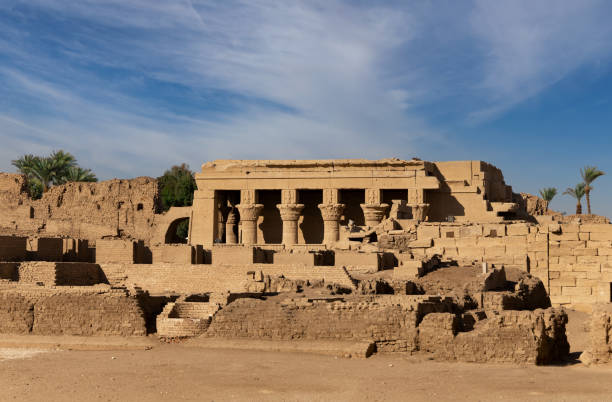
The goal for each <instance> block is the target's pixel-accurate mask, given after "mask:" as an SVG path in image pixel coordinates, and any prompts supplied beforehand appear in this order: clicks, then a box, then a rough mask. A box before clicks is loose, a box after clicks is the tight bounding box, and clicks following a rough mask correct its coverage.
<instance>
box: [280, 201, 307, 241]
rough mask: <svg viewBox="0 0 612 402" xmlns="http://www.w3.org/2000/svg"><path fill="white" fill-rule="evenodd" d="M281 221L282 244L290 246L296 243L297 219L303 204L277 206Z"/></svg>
mask: <svg viewBox="0 0 612 402" xmlns="http://www.w3.org/2000/svg"><path fill="white" fill-rule="evenodd" d="M276 207H277V208H278V210H279V211H280V215H281V219H282V220H283V244H284V245H286V246H292V245H294V244H297V242H298V219H299V218H300V214H301V213H302V210H303V209H304V204H277V205H276Z"/></svg>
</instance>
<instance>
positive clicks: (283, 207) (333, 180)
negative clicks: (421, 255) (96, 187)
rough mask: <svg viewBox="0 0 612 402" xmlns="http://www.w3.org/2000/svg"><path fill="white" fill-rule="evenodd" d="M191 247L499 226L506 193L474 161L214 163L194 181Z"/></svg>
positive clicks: (498, 178) (510, 206) (492, 172)
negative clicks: (352, 229)
mask: <svg viewBox="0 0 612 402" xmlns="http://www.w3.org/2000/svg"><path fill="white" fill-rule="evenodd" d="M196 182H197V186H198V190H197V191H196V192H195V194H194V202H193V208H192V211H191V217H190V233H189V241H190V243H191V244H201V245H212V244H214V243H226V244H249V245H253V244H284V245H285V246H292V245H296V244H326V245H331V244H333V243H334V242H336V241H337V240H338V238H339V227H340V226H344V225H348V224H354V225H356V226H365V227H375V226H376V225H378V224H379V223H380V222H381V221H382V220H383V219H385V218H387V217H389V216H390V214H394V216H395V217H398V216H399V215H398V214H401V215H402V217H403V218H405V219H412V220H414V221H415V222H422V221H430V222H436V221H438V222H442V221H449V220H450V221H459V222H461V221H470V222H499V221H501V220H504V219H505V218H508V217H512V215H513V213H514V212H515V210H516V208H517V205H516V204H514V203H512V189H511V187H509V186H507V185H506V184H505V182H504V179H503V175H502V173H501V171H500V170H499V169H497V168H495V167H494V166H492V165H490V164H487V163H485V162H481V161H460V162H427V161H422V160H420V159H412V160H399V159H395V158H393V159H381V160H363V159H341V160H216V161H213V162H208V163H205V164H204V165H202V171H201V173H198V174H197V175H196Z"/></svg>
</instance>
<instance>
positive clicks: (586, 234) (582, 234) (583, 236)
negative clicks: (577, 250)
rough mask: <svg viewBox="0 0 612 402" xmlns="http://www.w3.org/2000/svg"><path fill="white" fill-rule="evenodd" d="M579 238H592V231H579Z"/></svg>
mask: <svg viewBox="0 0 612 402" xmlns="http://www.w3.org/2000/svg"><path fill="white" fill-rule="evenodd" d="M578 239H579V240H591V234H590V233H582V232H580V233H578Z"/></svg>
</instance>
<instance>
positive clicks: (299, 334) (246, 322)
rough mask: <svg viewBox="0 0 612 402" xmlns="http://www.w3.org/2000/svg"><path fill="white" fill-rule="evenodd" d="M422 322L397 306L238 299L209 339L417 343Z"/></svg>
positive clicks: (221, 313) (211, 329)
mask: <svg viewBox="0 0 612 402" xmlns="http://www.w3.org/2000/svg"><path fill="white" fill-rule="evenodd" d="M417 323H418V313H417V311H416V309H412V310H411V309H408V308H406V307H404V306H401V305H398V304H379V303H376V302H367V301H364V302H325V301H319V302H318V301H312V302H309V301H308V300H304V301H303V302H300V301H294V302H286V303H281V302H266V301H262V300H257V299H239V300H236V301H234V302H233V303H231V304H229V305H228V306H226V307H225V308H224V309H222V310H220V311H219V312H218V313H217V314H216V315H215V316H214V318H213V321H212V323H211V324H210V327H209V329H208V331H207V333H206V334H207V336H211V337H224V338H245V337H246V338H259V339H276V340H295V339H317V340H323V339H328V340H329V339H334V340H355V341H371V340H389V339H393V340H396V339H402V340H412V341H414V340H415V338H416V327H417ZM412 343H414V342H412Z"/></svg>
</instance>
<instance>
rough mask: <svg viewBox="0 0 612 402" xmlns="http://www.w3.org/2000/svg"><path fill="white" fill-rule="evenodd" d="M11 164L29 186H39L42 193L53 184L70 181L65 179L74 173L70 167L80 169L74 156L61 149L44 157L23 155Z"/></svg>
mask: <svg viewBox="0 0 612 402" xmlns="http://www.w3.org/2000/svg"><path fill="white" fill-rule="evenodd" d="M12 164H13V166H15V167H16V168H17V169H18V170H19V171H20V172H21V173H22V174H24V175H26V177H27V178H28V180H29V181H30V183H31V187H32V186H33V187H37V186H40V188H42V192H43V193H46V192H47V190H49V188H50V187H51V185H53V184H61V183H65V182H67V181H71V180H67V179H66V178H67V177H70V176H71V175H72V174H73V173H74V172H70V171H71V170H72V169H80V168H79V167H78V166H77V163H76V158H75V157H74V156H72V154H70V153H69V152H65V151H62V150H59V151H54V152H53V153H52V154H51V155H49V156H46V157H45V156H35V155H31V154H28V155H24V156H22V157H21V158H19V159H16V160H14V161H12ZM81 170H82V169H81ZM88 172H89V174H91V175H92V176H93V178H94V179H95V175H93V174H92V173H91V171H88ZM85 176H87V175H85Z"/></svg>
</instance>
